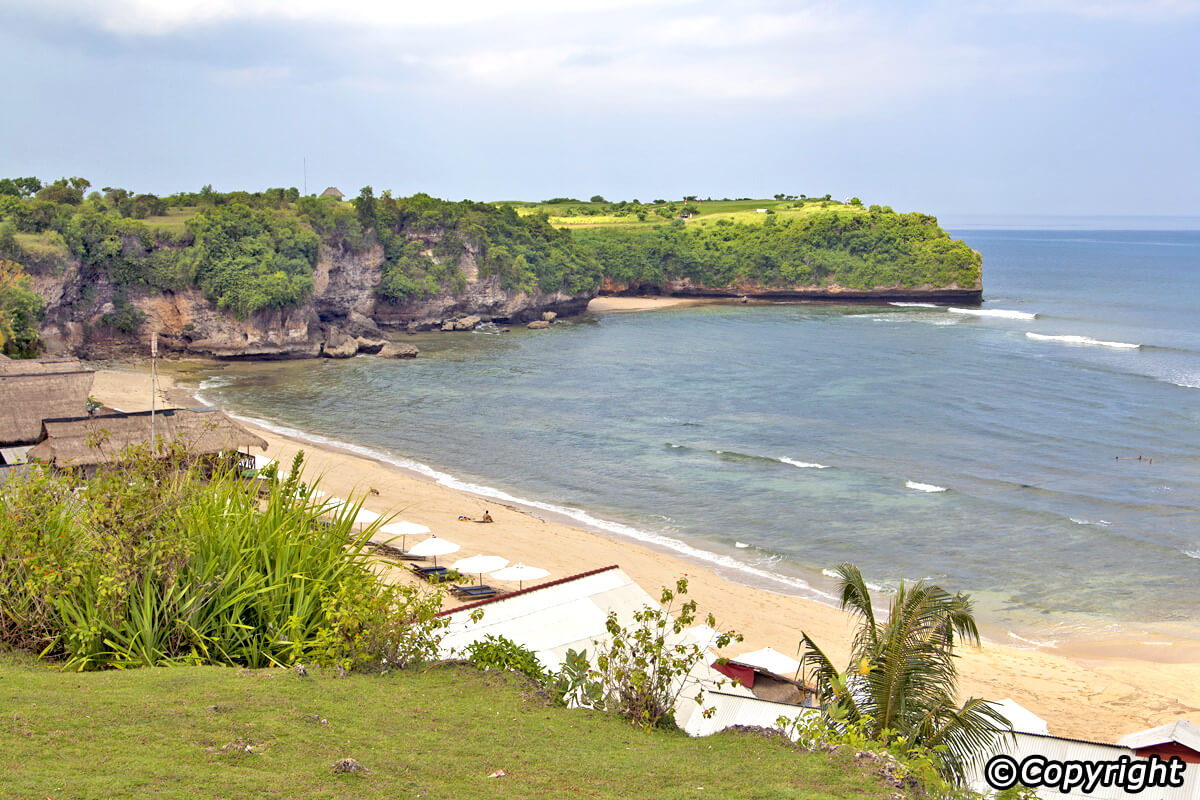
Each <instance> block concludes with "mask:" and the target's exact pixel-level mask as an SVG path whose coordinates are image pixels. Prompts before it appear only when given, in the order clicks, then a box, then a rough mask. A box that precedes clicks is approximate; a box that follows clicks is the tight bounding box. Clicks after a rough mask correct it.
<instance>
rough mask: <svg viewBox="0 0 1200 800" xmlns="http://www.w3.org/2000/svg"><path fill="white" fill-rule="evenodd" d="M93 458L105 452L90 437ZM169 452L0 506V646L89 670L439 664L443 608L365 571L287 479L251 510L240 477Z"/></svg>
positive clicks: (349, 507)
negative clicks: (439, 616)
mask: <svg viewBox="0 0 1200 800" xmlns="http://www.w3.org/2000/svg"><path fill="white" fill-rule="evenodd" d="M92 445H93V446H95V447H98V448H101V449H103V448H104V447H105V442H104V441H103V437H99V438H98V439H97V440H96V441H94V442H92ZM206 464H207V462H198V461H196V460H195V459H193V458H191V457H189V455H188V453H187V451H186V449H185V448H182V447H171V448H169V449H168V451H167V452H166V453H165V454H163V453H161V452H160V453H159V457H158V458H155V457H153V456H152V455H151V453H150V452H149V451H148V449H146V448H143V449H135V450H131V451H127V452H126V453H124V454H122V455H121V457H120V459H119V460H118V461H117V462H116V463H113V464H111V465H109V466H104V467H101V468H100V469H99V470H98V471H97V473H96V475H95V476H94V477H93V478H91V479H87V480H84V479H81V478H80V477H79V476H77V475H74V474H72V473H69V472H68V473H63V472H54V471H51V470H49V469H38V468H35V469H32V470H31V471H30V472H28V473H26V474H25V475H22V476H16V477H14V478H11V479H10V480H9V481H8V482H7V483H6V485H5V491H4V493H3V495H0V643H3V644H4V645H7V646H10V647H14V648H18V649H24V650H30V651H33V652H36V653H39V654H40V655H41V656H43V657H46V658H51V659H56V660H59V661H61V662H62V664H63V665H64V667H66V668H71V669H77V670H85V669H102V668H106V667H130V666H154V665H161V664H178V663H188V664H237V665H243V666H248V667H262V666H268V665H287V664H292V663H295V662H298V661H301V660H313V661H317V662H325V663H340V664H342V665H343V666H349V667H354V668H378V667H381V666H406V665H408V664H411V663H413V662H415V661H419V660H422V659H426V658H429V657H431V654H433V653H435V652H436V649H437V644H436V641H437V639H438V631H439V630H440V629H441V626H442V625H443V623H442V622H441V620H440V619H437V618H436V617H435V615H436V613H437V610H438V609H440V604H441V597H440V595H436V594H435V595H429V596H425V595H421V594H419V593H418V592H417V591H415V590H409V589H405V588H401V587H391V586H387V585H385V584H383V583H382V582H381V581H379V580H378V579H377V578H376V577H375V576H374V574H373V573H372V572H371V570H370V568H369V564H368V553H367V550H366V543H367V541H368V540H369V538H370V536H371V535H372V534H373V533H374V531H375V529H376V528H377V527H378V524H379V523H375V524H374V525H372V526H368V527H367V529H366V530H364V531H363V532H362V533H353V532H352V531H353V525H354V516H355V514H357V512H358V508H359V505H360V504H359V503H357V502H353V501H352V502H349V503H346V504H345V505H343V506H340V507H338V508H337V509H336V513H334V510H333V509H331V508H329V507H327V506H323V505H321V504H320V503H319V502H317V501H316V500H315V499H313V497H314V493H313V492H312V491H311V487H304V486H303V484H301V483H300V477H299V475H300V469H301V466H302V456H298V457H297V460H296V462H294V463H293V470H292V474H291V476H290V477H289V479H288V480H287V481H285V482H282V483H278V482H276V483H273V484H272V486H271V489H270V492H269V494H268V495H267V497H266V498H265V499H263V500H262V501H261V504H260V499H259V496H258V486H257V485H254V486H250V485H247V483H246V482H244V481H242V480H241V479H240V476H239V475H238V474H237V472H236V470H232V469H230V470H225V469H218V470H217V472H216V473H215V474H213V475H211V476H209V469H208V467H207V466H206Z"/></svg>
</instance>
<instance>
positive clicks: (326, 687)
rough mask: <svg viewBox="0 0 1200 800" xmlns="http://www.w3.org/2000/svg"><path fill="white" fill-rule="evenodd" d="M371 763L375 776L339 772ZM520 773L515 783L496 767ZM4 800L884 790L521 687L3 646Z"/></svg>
mask: <svg viewBox="0 0 1200 800" xmlns="http://www.w3.org/2000/svg"><path fill="white" fill-rule="evenodd" d="M341 758H354V759H356V760H357V761H358V762H359V763H360V764H361V765H362V766H363V767H364V768H365V771H364V772H359V773H349V774H339V775H335V774H333V771H332V769H331V767H332V765H333V763H334V762H335V761H337V760H338V759H341ZM497 770H503V771H504V773H505V775H504V776H503V777H496V778H489V777H487V776H488V775H490V774H492V773H494V772H495V771H497ZM0 774H3V775H4V776H5V778H4V780H3V782H2V783H0V797H6V798H8V797H12V798H26V797H28V798H43V797H52V798H122V797H138V798H142V797H154V798H187V800H199V798H243V797H244V798H262V797H286V798H319V797H325V798H375V797H380V798H382V797H387V798H397V797H423V798H549V797H554V798H639V800H641V799H642V798H683V797H689V798H705V797H707V798H718V797H719V798H726V797H729V798H734V797H736V798H814V799H816V798H885V797H890V796H891V795H892V794H893V793H894V792H895V790H894V789H891V788H889V787H887V786H886V785H885V784H883V783H882V782H881V781H880V780H879V779H877V778H876V777H874V776H872V775H869V774H865V773H864V772H862V769H861V767H860V766H859V765H858V763H857V762H855V761H854V759H853V758H851V757H849V756H848V755H843V754H834V755H830V754H813V753H804V752H799V751H796V750H794V749H793V748H791V747H790V746H788V745H787V744H786V743H784V742H782V741H780V740H778V739H766V738H761V737H758V736H755V735H750V734H745V733H724V734H719V735H717V736H712V737H709V738H705V739H692V738H690V737H688V736H686V735H684V734H682V733H677V732H676V733H667V732H655V733H652V734H647V733H643V732H641V731H639V730H637V729H635V728H632V727H630V726H629V725H628V724H626V723H625V722H623V721H621V720H619V719H617V718H615V717H611V716H608V715H602V714H597V713H593V712H587V711H568V710H566V709H560V708H555V707H553V706H551V705H549V704H548V703H547V702H546V701H545V700H544V699H542V698H541V697H540V696H538V695H537V694H536V693H535V692H534V691H533V690H532V688H531V687H530V686H529V685H527V684H525V683H523V682H522V681H521V680H518V679H517V678H515V677H511V676H507V675H502V674H498V673H480V672H478V671H476V670H474V669H472V668H469V667H459V666H438V667H434V668H430V669H428V670H425V671H408V672H403V673H391V674H388V675H385V676H370V675H352V676H349V677H346V678H337V677H335V676H333V675H332V674H329V673H324V672H321V671H319V670H316V669H312V670H310V675H309V677H305V678H302V677H300V676H298V675H296V674H295V673H292V672H289V671H282V670H256V671H251V670H239V669H229V668H219V667H177V668H159V669H137V670H129V671H124V672H122V671H110V672H100V673H83V674H76V673H62V672H58V671H56V670H54V669H52V668H48V667H47V666H45V665H42V664H37V663H35V662H34V661H33V660H32V659H31V658H29V657H26V656H16V655H10V654H0Z"/></svg>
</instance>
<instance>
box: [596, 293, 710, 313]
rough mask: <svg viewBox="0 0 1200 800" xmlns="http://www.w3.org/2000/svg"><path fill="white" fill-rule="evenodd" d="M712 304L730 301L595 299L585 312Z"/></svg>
mask: <svg viewBox="0 0 1200 800" xmlns="http://www.w3.org/2000/svg"><path fill="white" fill-rule="evenodd" d="M712 302H724V303H728V302H731V301H730V300H728V299H716V300H714V299H712V298H707V299H706V298H693V297H595V298H593V299H592V301H591V302H590V303H588V307H587V310H588V313H589V314H619V313H622V312H628V311H661V310H663V309H665V308H683V307H685V306H695V305H700V304H701V303H712Z"/></svg>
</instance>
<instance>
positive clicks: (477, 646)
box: [465, 634, 551, 686]
mask: <svg viewBox="0 0 1200 800" xmlns="http://www.w3.org/2000/svg"><path fill="white" fill-rule="evenodd" d="M465 655H466V657H467V660H468V661H470V662H471V663H472V664H474V665H475V666H477V667H479V668H480V669H482V670H488V669H500V670H507V671H509V672H519V673H521V674H522V675H525V676H527V677H529V678H531V679H532V680H533V681H534V682H536V683H537V684H539V685H541V686H545V685H547V684H548V683H549V681H550V678H551V676H550V673H548V672H546V668H545V667H543V666H542V662H541V661H539V660H538V657H537V654H536V653H534V652H533V651H532V650H530V649H529V648H527V647H523V646H522V645H519V644H517V643H516V642H514V641H512V640H511V639H508V638H506V637H504V636H492V635H491V634H488V635H487V636H485V637H484V638H483V639H480V640H478V641H474V642H471V643H470V644H469V645H467V650H466V653H465Z"/></svg>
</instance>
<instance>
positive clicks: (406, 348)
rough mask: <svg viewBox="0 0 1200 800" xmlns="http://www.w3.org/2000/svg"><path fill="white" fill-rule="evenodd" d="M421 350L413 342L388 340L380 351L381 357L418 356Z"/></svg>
mask: <svg viewBox="0 0 1200 800" xmlns="http://www.w3.org/2000/svg"><path fill="white" fill-rule="evenodd" d="M419 352H421V351H420V350H418V349H417V348H416V347H414V346H413V345H411V344H400V343H399V342H388V343H387V344H385V345H384V346H383V349H381V350H380V351H379V356H380V358H416V357H417V354H418V353H419Z"/></svg>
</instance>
